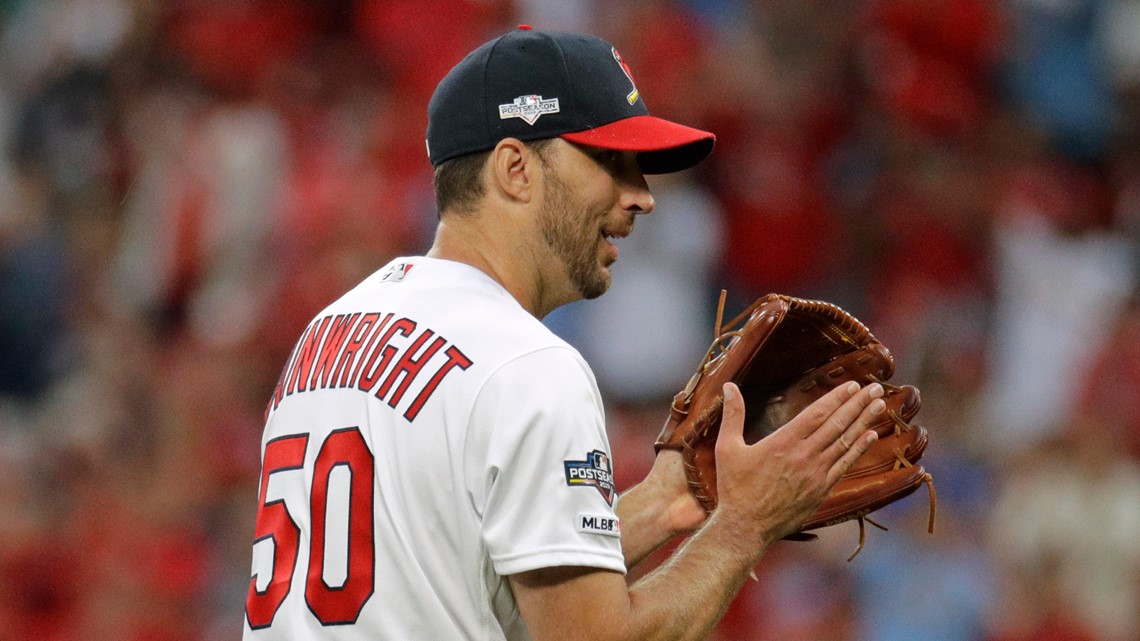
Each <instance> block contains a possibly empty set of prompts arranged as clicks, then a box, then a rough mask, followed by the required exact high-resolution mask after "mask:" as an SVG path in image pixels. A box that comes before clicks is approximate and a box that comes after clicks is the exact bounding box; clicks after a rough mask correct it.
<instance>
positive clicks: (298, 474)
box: [244, 257, 625, 641]
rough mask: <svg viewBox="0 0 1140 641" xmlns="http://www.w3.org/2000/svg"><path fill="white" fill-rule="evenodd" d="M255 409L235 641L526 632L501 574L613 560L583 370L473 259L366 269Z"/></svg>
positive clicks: (608, 505)
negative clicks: (255, 455)
mask: <svg viewBox="0 0 1140 641" xmlns="http://www.w3.org/2000/svg"><path fill="white" fill-rule="evenodd" d="M266 412H267V419H266V426H265V434H264V437H263V441H262V474H261V484H260V491H259V495H258V514H257V526H256V532H255V541H254V546H253V572H252V578H251V580H250V589H249V593H248V598H247V601H246V617H245V628H244V629H245V635H244V638H245V639H246V640H247V641H285V640H289V641H295V640H301V641H321V640H335V641H342V640H343V641H348V640H358V639H359V640H365V639H367V640H368V641H377V640H381V641H382V640H385V639H393V640H396V639H398V640H400V641H404V640H409V639H430V640H432V641H443V640H447V639H464V640H471V639H475V640H482V639H516V638H527V632H526V629H525V626H524V624H523V622H522V620H521V618H520V617H519V614H518V610H517V606H516V604H515V602H514V598H513V595H512V593H511V591H510V589H509V586H508V584H507V581H506V578H505V577H506V575H510V574H514V573H518V572H524V571H527V570H533V569H537V568H543V567H551V566H563V565H576V566H590V567H597V568H604V569H608V570H613V571H616V572H624V571H625V563H624V561H623V558H622V553H621V541H620V528H619V524H618V521H617V517H616V515H615V513H614V510H613V504H614V501H615V500H616V498H617V497H616V493H615V491H614V486H613V476H612V467H611V464H610V456H609V443H608V440H607V437H606V432H605V425H604V417H603V409H602V402H601V398H600V395H599V393H598V389H597V385H596V383H595V381H594V377H593V374H592V373H591V372H590V369H589V367H588V366H587V365H586V363H585V361H584V360H583V359H582V358H581V356H580V355H579V354H578V352H577V351H576V350H575V349H574V348H572V347H570V346H569V345H567V344H566V343H565V342H564V341H562V340H561V339H559V338H558V337H556V336H555V335H554V334H552V333H551V332H550V331H549V330H548V329H547V328H546V327H545V326H543V325H542V323H540V322H539V321H538V320H537V319H535V318H534V317H533V316H531V315H530V314H529V313H527V312H526V311H525V310H524V309H523V308H522V307H521V306H520V305H519V304H518V302H517V301H515V299H514V298H512V297H511V295H510V294H509V293H508V292H507V291H506V290H505V289H503V287H501V286H500V285H499V284H498V283H496V282H495V281H494V280H492V279H491V278H490V277H488V276H487V275H486V274H484V273H482V272H480V271H479V270H477V269H475V268H473V267H470V266H468V265H464V264H461V263H456V262H451V261H446V260H439V259H432V258H424V257H416V258H401V259H397V260H395V261H393V262H391V263H389V264H388V265H387V266H386V267H385V268H383V269H381V270H380V271H378V272H376V273H375V274H373V275H372V276H371V277H369V278H368V279H366V280H365V281H364V282H363V283H361V284H360V285H359V286H357V287H356V288H354V289H353V290H352V291H350V292H348V293H347V294H345V295H344V296H343V297H342V298H341V299H340V300H338V301H336V302H335V303H333V304H332V305H330V306H329V307H328V308H327V309H325V310H324V311H323V312H321V313H320V314H319V315H318V316H317V317H316V318H315V319H314V320H313V321H312V323H310V325H309V327H308V328H307V329H306V330H305V332H304V333H303V334H302V336H301V339H300V341H299V342H298V344H297V346H296V348H295V349H294V352H293V354H292V356H291V357H290V359H289V362H288V363H287V364H286V366H285V369H284V371H283V372H282V374H281V379H280V381H279V382H278V384H277V388H276V390H275V391H274V394H273V398H272V399H271V400H270V403H269V406H268V408H267V410H266Z"/></svg>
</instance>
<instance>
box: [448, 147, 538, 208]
mask: <svg viewBox="0 0 1140 641" xmlns="http://www.w3.org/2000/svg"><path fill="white" fill-rule="evenodd" d="M553 141H554V139H553V138H543V139H541V140H532V141H530V142H528V143H526V146H527V147H528V148H529V149H530V150H531V151H533V152H534V153H535V154H536V155H537V156H538V159H539V162H541V163H542V166H543V168H546V167H547V158H546V148H547V147H548V146H550V143H551V142H553ZM490 155H491V151H490V150H488V151H477V152H475V153H472V154H466V155H463V156H458V157H456V158H452V159H451V160H445V161H444V162H442V163H440V164H439V166H438V167H436V168H435V176H434V178H433V182H434V183H435V207H436V211H437V212H438V215H440V216H443V212H445V211H447V212H452V213H456V214H461V215H462V214H469V213H471V212H472V211H474V210H475V206H476V205H478V204H479V201H480V200H481V199H482V198H483V196H484V194H485V193H486V187H485V186H484V185H483V165H485V164H486V162H487V158H488V157H489V156H490Z"/></svg>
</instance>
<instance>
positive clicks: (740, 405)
mask: <svg viewBox="0 0 1140 641" xmlns="http://www.w3.org/2000/svg"><path fill="white" fill-rule="evenodd" d="M722 393H723V394H724V408H723V409H722V410H721V414H720V433H719V434H717V445H718V446H719V445H720V444H721V443H722V442H723V443H725V444H729V443H735V442H737V441H739V442H740V443H743V442H744V398H743V397H742V396H741V395H740V388H738V387H737V386H736V383H725V384H724V388H723V392H722Z"/></svg>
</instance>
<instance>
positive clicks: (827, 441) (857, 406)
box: [808, 383, 883, 452]
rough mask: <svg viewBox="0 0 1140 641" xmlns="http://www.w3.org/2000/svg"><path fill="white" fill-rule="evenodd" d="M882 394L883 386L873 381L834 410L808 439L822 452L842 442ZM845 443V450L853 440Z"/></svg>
mask: <svg viewBox="0 0 1140 641" xmlns="http://www.w3.org/2000/svg"><path fill="white" fill-rule="evenodd" d="M882 396H883V386H882V385H880V384H878V383H871V384H870V385H868V386H866V387H864V388H862V389H860V390H859V391H858V392H856V393H855V394H854V395H853V396H852V397H851V398H849V399H847V401H845V402H844V403H843V404H842V405H840V406H839V407H838V408H837V409H836V410H835V411H834V412H832V414H831V416H829V417H827V421H826V422H825V423H824V424H823V425H822V426H821V427H820V428H819V429H818V430H816V431H815V432H814V433H812V434H811V436H809V437H808V441H809V442H810V443H811V445H812V447H814V448H816V450H817V451H820V452H822V451H825V450H827V449H828V448H830V447H832V445H834V444H835V443H837V442H840V440H841V439H842V438H843V437H844V434H845V433H846V432H847V430H848V428H850V427H851V426H852V424H853V423H857V422H858V419H859V417H860V416H864V415H865V414H866V409H867V408H868V407H869V406H870V405H871V404H872V403H873V402H874V401H875V400H876V399H879V398H880V397H882ZM845 443H846V444H847V447H845V448H843V449H844V451H846V450H847V449H850V446H851V444H852V441H850V440H848V441H845ZM840 444H842V442H840Z"/></svg>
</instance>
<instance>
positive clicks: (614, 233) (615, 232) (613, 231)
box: [600, 227, 632, 262]
mask: <svg viewBox="0 0 1140 641" xmlns="http://www.w3.org/2000/svg"><path fill="white" fill-rule="evenodd" d="M631 231H632V228H631V227H620V228H617V227H613V228H605V229H602V231H601V233H600V236H601V237H602V242H603V243H604V245H605V247H606V249H608V250H609V254H610V262H613V261H615V260H617V257H618V253H619V251H618V248H617V245H614V244H613V243H612V242H610V241H611V240H613V239H615V238H625V237H627V236H629V233H630V232H631Z"/></svg>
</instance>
